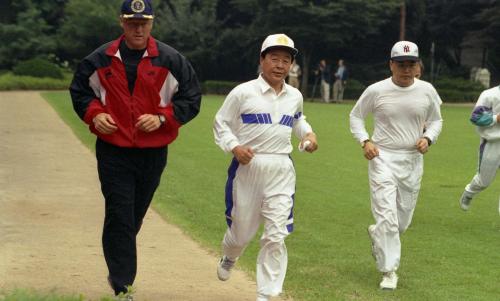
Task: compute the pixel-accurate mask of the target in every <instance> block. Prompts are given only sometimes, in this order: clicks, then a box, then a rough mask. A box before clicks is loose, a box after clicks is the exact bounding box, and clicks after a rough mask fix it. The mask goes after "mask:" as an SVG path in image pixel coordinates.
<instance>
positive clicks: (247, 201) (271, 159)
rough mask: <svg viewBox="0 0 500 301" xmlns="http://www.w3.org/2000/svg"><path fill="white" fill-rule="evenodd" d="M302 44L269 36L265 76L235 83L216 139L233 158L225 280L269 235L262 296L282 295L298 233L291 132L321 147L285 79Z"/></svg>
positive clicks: (261, 300) (221, 270)
mask: <svg viewBox="0 0 500 301" xmlns="http://www.w3.org/2000/svg"><path fill="white" fill-rule="evenodd" d="M297 52H298V51H297V49H295V48H294V43H293V41H292V39H290V38H289V37H288V36H286V35H285V34H274V35H270V36H268V37H267V38H266V39H265V40H264V43H263V44H262V47H261V52H260V65H261V67H262V73H261V74H260V76H259V77H258V78H257V79H255V80H252V81H249V82H246V83H243V84H241V85H239V86H237V87H236V88H234V89H233V90H232V91H231V92H230V93H229V95H228V96H227V97H226V99H225V101H224V104H223V105H222V107H221V108H220V110H219V111H218V112H217V114H216V116H215V122H214V136H215V142H216V143H217V145H219V146H220V147H221V148H222V150H223V151H225V152H226V153H232V154H233V155H234V158H233V161H232V163H231V165H230V167H229V170H228V180H227V183H226V221H227V224H228V229H227V231H226V234H225V235H224V239H223V241H222V249H223V256H222V258H221V261H220V262H219V265H218V267H217V275H218V277H219V279H220V280H223V281H225V280H227V279H229V277H230V272H231V269H232V268H233V266H234V264H235V262H236V260H237V259H238V257H239V256H241V255H242V253H243V251H244V249H245V247H246V246H247V245H248V243H249V242H250V241H251V240H252V238H253V237H254V236H255V234H256V232H257V230H258V229H259V226H260V224H261V222H264V233H263V234H262V237H261V239H260V245H261V249H260V252H259V255H258V258H257V300H258V301H266V300H269V298H270V297H272V296H277V295H279V294H280V293H281V291H282V288H283V282H284V279H285V274H286V268H287V261H288V259H287V258H288V257H287V250H286V247H285V238H286V237H287V236H288V234H289V233H290V232H292V230H293V203H294V195H295V169H294V167H293V163H292V160H291V158H290V153H291V152H292V149H293V147H292V145H291V134H292V132H293V133H294V134H295V135H296V136H297V137H298V138H299V139H300V140H301V143H300V146H299V147H300V148H304V149H305V150H306V151H308V152H311V153H312V152H314V151H315V150H316V149H317V142H316V135H315V134H314V133H313V131H312V128H311V126H310V125H309V123H308V122H307V121H306V118H305V116H304V114H303V98H302V94H301V93H300V91H299V90H297V89H296V88H293V87H292V86H290V85H287V84H286V83H285V78H286V76H287V75H288V72H289V70H290V66H291V64H292V62H293V61H294V59H295V55H296V54H297Z"/></svg>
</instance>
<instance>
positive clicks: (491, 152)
mask: <svg viewBox="0 0 500 301" xmlns="http://www.w3.org/2000/svg"><path fill="white" fill-rule="evenodd" d="M499 167H500V140H497V141H486V140H485V139H482V138H481V145H480V147H479V164H478V170H477V173H476V175H475V176H474V178H473V179H472V181H471V182H470V183H469V184H468V185H467V186H466V187H465V191H466V192H468V193H469V194H470V196H471V197H472V196H474V195H476V194H478V193H479V192H481V191H483V190H484V189H486V188H487V187H488V186H490V184H491V182H493V180H494V179H495V176H496V174H497V170H498V168H499Z"/></svg>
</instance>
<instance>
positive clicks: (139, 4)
mask: <svg viewBox="0 0 500 301" xmlns="http://www.w3.org/2000/svg"><path fill="white" fill-rule="evenodd" d="M130 9H131V10H132V11H133V12H134V13H138V14H140V13H142V12H143V11H144V10H145V9H146V5H145V4H144V1H142V0H134V1H132V2H131V3H130Z"/></svg>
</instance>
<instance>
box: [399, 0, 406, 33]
mask: <svg viewBox="0 0 500 301" xmlns="http://www.w3.org/2000/svg"><path fill="white" fill-rule="evenodd" d="M405 39H406V2H405V0H403V2H402V3H401V10H400V19H399V40H400V41H404V40H405Z"/></svg>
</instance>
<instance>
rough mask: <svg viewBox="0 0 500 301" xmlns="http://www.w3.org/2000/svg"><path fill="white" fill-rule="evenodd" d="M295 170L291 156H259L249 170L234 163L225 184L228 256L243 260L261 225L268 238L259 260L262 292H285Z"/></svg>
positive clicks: (263, 241)
mask: <svg viewBox="0 0 500 301" xmlns="http://www.w3.org/2000/svg"><path fill="white" fill-rule="evenodd" d="M294 193H295V169H294V167H293V163H292V160H291V159H290V157H289V156H288V155H276V154H257V155H255V157H254V158H253V159H252V161H250V163H249V164H247V165H241V164H238V162H237V161H236V160H233V163H232V164H231V166H230V168H229V171H228V181H227V184H226V219H227V222H228V225H229V228H228V229H227V231H226V234H225V235H224V239H223V241H222V248H223V253H224V255H226V256H228V257H229V258H232V259H235V258H236V257H239V256H240V255H241V254H242V253H243V251H244V249H245V247H246V246H247V245H248V243H249V242H250V241H251V240H252V238H253V237H254V236H255V234H256V232H257V230H258V229H259V226H260V224H261V222H263V223H264V233H263V234H262V237H261V239H260V251H259V255H258V258H257V292H258V293H259V294H262V295H267V296H277V295H279V294H280V293H281V291H282V288H283V282H284V280H285V274H286V268H287V262H288V256H287V250H286V246H285V238H286V237H287V236H288V234H289V233H290V232H291V231H292V230H293V211H292V210H293V197H294Z"/></svg>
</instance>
